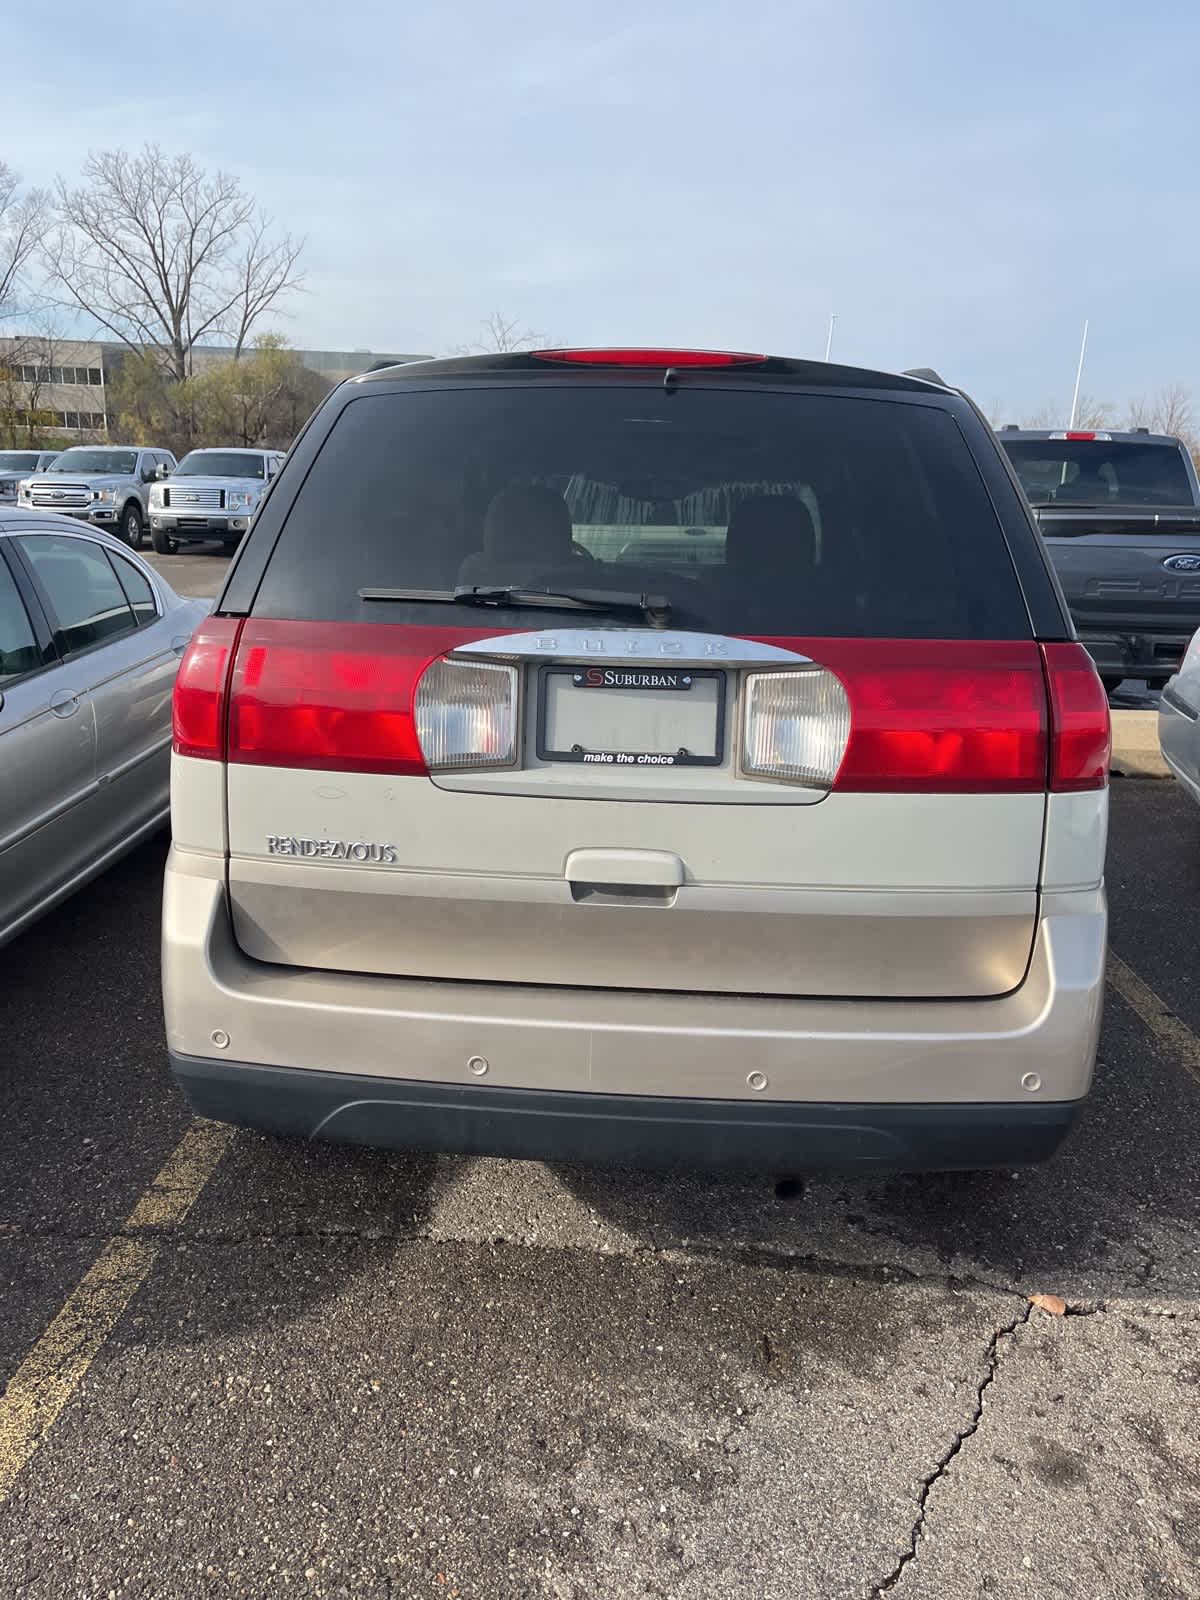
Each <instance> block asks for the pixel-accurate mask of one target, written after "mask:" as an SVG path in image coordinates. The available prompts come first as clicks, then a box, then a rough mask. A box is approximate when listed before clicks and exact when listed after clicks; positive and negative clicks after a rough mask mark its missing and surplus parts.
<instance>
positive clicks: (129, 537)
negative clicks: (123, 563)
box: [121, 500, 142, 550]
mask: <svg viewBox="0 0 1200 1600" xmlns="http://www.w3.org/2000/svg"><path fill="white" fill-rule="evenodd" d="M121 537H122V539H124V541H125V543H126V544H127V545H128V546H129V548H130V549H131V550H140V549H141V548H142V512H141V507H140V506H139V505H138V503H137V501H136V500H131V501H130V503H129V504H128V505H127V506H126V507H125V509H124V511H122V513H121Z"/></svg>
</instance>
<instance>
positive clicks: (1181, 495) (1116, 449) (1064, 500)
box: [1000, 437, 1193, 506]
mask: <svg viewBox="0 0 1200 1600" xmlns="http://www.w3.org/2000/svg"><path fill="white" fill-rule="evenodd" d="M1000 442H1001V444H1003V446H1004V448H1005V449H1006V450H1007V451H1008V454H1009V456H1010V458H1011V460H1012V464H1013V466H1014V467H1015V468H1016V471H1017V476H1018V478H1020V480H1021V487H1022V488H1023V489H1024V491H1025V494H1026V497H1027V498H1028V500H1029V501H1030V503H1031V504H1032V505H1035V506H1037V505H1111V506H1190V505H1191V504H1192V501H1193V496H1192V484H1191V479H1190V478H1189V476H1188V472H1187V468H1186V466H1185V465H1184V460H1183V455H1182V453H1181V452H1180V450H1179V448H1178V446H1176V445H1168V444H1129V443H1125V442H1124V441H1118V440H1112V441H1108V440H1101V439H1097V440H1094V441H1093V440H1090V439H1088V440H1081V439H1013V440H1012V441H1011V442H1010V441H1008V440H1006V439H1004V438H1003V437H1002V438H1001V441H1000Z"/></svg>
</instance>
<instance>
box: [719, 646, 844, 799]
mask: <svg viewBox="0 0 1200 1600" xmlns="http://www.w3.org/2000/svg"><path fill="white" fill-rule="evenodd" d="M745 695H746V711H745V717H744V720H743V723H742V762H741V765H742V771H743V773H745V775H746V776H747V777H755V778H780V779H785V780H788V781H790V782H792V783H800V784H805V785H808V786H810V787H812V788H814V789H828V788H829V787H830V786H831V785H832V783H833V780H834V779H835V778H836V776H837V771H838V768H839V767H840V766H841V764H842V757H843V756H844V755H845V753H846V745H847V743H848V742H849V739H850V701H849V700H848V699H847V697H846V691H845V689H844V688H843V687H842V685H841V683H840V682H839V681H838V679H837V678H835V677H834V675H833V674H832V673H831V672H826V671H824V670H823V669H820V668H818V669H817V670H815V671H811V670H810V671H803V672H799V671H798V672H752V673H750V674H749V676H748V677H747V679H746V688H745Z"/></svg>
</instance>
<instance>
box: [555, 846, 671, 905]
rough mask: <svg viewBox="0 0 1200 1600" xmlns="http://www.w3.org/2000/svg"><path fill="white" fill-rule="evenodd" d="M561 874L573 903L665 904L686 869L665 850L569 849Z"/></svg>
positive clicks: (669, 900) (669, 899)
mask: <svg viewBox="0 0 1200 1600" xmlns="http://www.w3.org/2000/svg"><path fill="white" fill-rule="evenodd" d="M563 876H564V877H565V878H566V880H567V883H568V884H569V886H570V889H571V898H572V899H573V900H574V901H576V902H577V903H578V902H582V901H590V902H591V903H592V904H594V905H622V904H628V905H652V904H659V905H668V906H669V905H674V903H675V896H676V894H677V893H678V891H679V889H680V887H681V886H682V884H683V883H684V880H685V879H686V877H687V872H686V869H685V867H684V864H683V862H682V861H681V860H680V859H679V857H678V856H676V855H672V854H671V853H670V852H669V851H666V850H621V849H614V850H572V851H571V853H570V854H569V855H568V857H567V861H566V868H565V870H564V873H563Z"/></svg>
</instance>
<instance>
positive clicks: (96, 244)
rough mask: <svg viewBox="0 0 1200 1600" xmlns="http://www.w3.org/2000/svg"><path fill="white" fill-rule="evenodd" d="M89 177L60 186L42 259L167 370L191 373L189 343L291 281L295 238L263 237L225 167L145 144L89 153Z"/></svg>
mask: <svg viewBox="0 0 1200 1600" xmlns="http://www.w3.org/2000/svg"><path fill="white" fill-rule="evenodd" d="M83 177H84V183H83V184H82V185H81V186H80V187H79V188H75V189H71V188H68V186H67V184H66V183H65V181H64V180H63V179H62V178H60V179H59V180H58V187H57V196H56V199H57V214H58V225H57V227H55V228H54V230H53V231H52V233H51V235H50V237H49V239H48V240H47V243H46V249H45V260H46V267H47V271H48V273H49V276H50V279H51V282H52V284H53V285H54V287H55V289H56V291H57V293H58V295H59V296H60V298H61V300H62V303H64V304H66V305H69V306H71V307H72V308H73V309H75V310H77V311H82V312H84V313H85V314H86V315H87V316H89V317H90V318H91V319H92V320H93V321H94V322H96V323H98V324H99V326H100V327H101V328H103V329H105V330H106V331H107V332H109V333H110V334H112V335H113V337H114V338H116V339H119V340H121V341H122V343H124V344H126V345H129V346H130V347H131V348H133V349H138V348H143V349H144V348H149V349H150V350H152V351H154V352H155V353H156V354H157V356H158V358H159V360H160V361H161V363H162V365H163V367H164V369H165V371H166V373H167V375H168V376H169V377H170V378H172V379H174V380H175V381H176V382H182V381H183V380H184V379H185V378H187V377H188V376H189V375H190V372H191V368H192V361H191V355H192V350H193V349H194V347H195V346H196V345H197V344H199V343H201V342H202V341H203V340H204V338H205V337H206V336H209V335H212V334H215V333H226V334H228V333H229V331H230V329H231V328H232V329H233V330H234V331H235V333H236V337H237V339H238V342H239V348H240V347H241V345H244V343H245V341H246V339H247V337H248V335H249V334H250V331H251V329H252V328H253V327H254V325H255V323H256V322H257V321H258V319H259V318H260V317H261V316H263V314H264V313H265V312H266V311H267V310H268V309H269V308H270V306H271V305H272V304H273V303H274V302H275V301H276V300H277V299H278V298H279V296H281V295H282V294H284V293H285V292H286V291H287V290H288V289H293V288H295V287H297V285H298V284H299V281H300V274H299V273H298V272H297V271H296V261H297V258H298V255H299V251H300V246H299V245H298V244H297V243H295V241H293V240H291V239H290V238H289V237H287V236H286V235H285V236H284V238H283V240H282V241H280V242H278V243H274V244H273V243H271V241H270V239H269V228H270V224H269V222H268V221H267V219H266V218H265V217H262V216H257V215H256V212H255V208H254V202H253V200H252V199H251V198H250V197H249V196H248V195H246V194H245V193H244V192H243V190H242V187H241V184H240V183H239V182H238V180H237V179H236V178H234V177H231V176H230V175H229V174H228V173H225V172H216V173H213V174H211V175H210V174H209V173H207V172H205V171H204V169H203V168H201V167H198V166H197V165H196V163H195V162H194V161H193V160H192V158H191V156H189V155H178V156H167V155H164V154H163V152H162V151H161V150H160V149H159V148H158V147H157V146H156V145H147V146H146V147H145V148H144V149H143V150H142V151H141V153H140V154H138V155H133V156H131V155H130V154H129V153H128V152H127V151H124V150H101V151H98V152H95V153H94V154H92V155H90V156H89V157H88V159H87V162H86V163H85V165H84V169H83Z"/></svg>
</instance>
